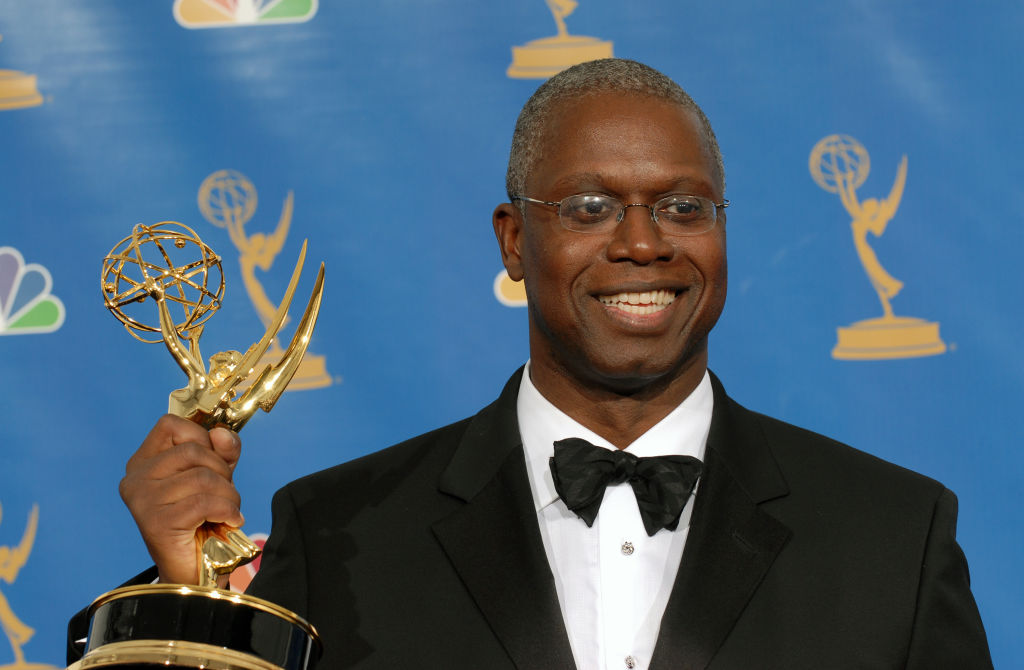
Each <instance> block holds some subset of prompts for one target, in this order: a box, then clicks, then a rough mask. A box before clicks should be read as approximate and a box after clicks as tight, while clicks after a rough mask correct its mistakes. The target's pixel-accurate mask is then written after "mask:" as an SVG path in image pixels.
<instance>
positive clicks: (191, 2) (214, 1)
mask: <svg viewBox="0 0 1024 670" xmlns="http://www.w3.org/2000/svg"><path fill="white" fill-rule="evenodd" d="M318 3H319V0H174V20H175V21H177V22H178V23H179V24H181V25H182V26H184V27H185V28H241V27H244V26H265V25H273V24H276V23H303V22H305V21H309V20H310V19H311V18H313V15H315V14H316V10H317V6H318Z"/></svg>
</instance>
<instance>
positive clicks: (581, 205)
mask: <svg viewBox="0 0 1024 670" xmlns="http://www.w3.org/2000/svg"><path fill="white" fill-rule="evenodd" d="M619 207H620V205H619V203H618V201H616V200H615V199H614V198H612V197H610V196H607V195H597V194H586V193H584V194H582V195H574V196H572V197H570V198H566V199H565V200H564V201H563V202H562V211H561V214H562V216H563V217H566V218H569V219H571V220H572V221H573V222H575V223H577V224H580V225H594V224H598V223H601V222H602V221H606V220H608V219H609V218H610V217H612V216H614V215H615V213H616V212H617V211H618V209H619Z"/></svg>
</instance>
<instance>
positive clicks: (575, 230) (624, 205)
mask: <svg viewBox="0 0 1024 670" xmlns="http://www.w3.org/2000/svg"><path fill="white" fill-rule="evenodd" d="M581 195H599V196H602V197H605V198H610V199H612V200H614V201H615V202H617V203H619V205H621V207H620V208H619V213H618V214H617V215H616V216H615V223H616V225H618V224H620V223H622V219H623V218H625V216H626V210H627V209H629V208H630V207H646V208H647V209H648V210H649V211H650V214H651V221H653V222H654V225H656V226H658V229H659V230H661V231H662V232H664V233H667V234H669V235H676V236H679V237H691V236H695V235H703V234H704V233H706V232H709V231H711V230H714V228H715V224H717V223H718V210H719V209H725V208H727V207H728V206H729V205H730V202H729V199H728V198H722V202H715V201H714V200H712V199H711V198H706V197H704V196H702V195H696V194H693V193H673V194H671V195H667V196H665V197H664V198H661V199H659V200H658V201H657V202H655V203H654V204H653V205H648V204H647V203H643V202H631V203H624V202H622V201H621V200H619V199H618V198H616V197H615V196H613V195H608V194H607V193H597V192H584V193H574V194H572V195H567V196H566V197H564V198H562V199H561V200H556V201H551V200H538V199H536V198H529V197H527V196H525V195H512V196H509V200H511V201H512V202H515V201H517V200H518V201H520V202H532V203H535V204H538V205H548V206H549V207H557V208H558V223H559V224H560V225H561V226H562V227H563V228H565V229H566V230H568V231H570V232H573V233H581V234H583V235H594V234H597V233H600V232H605V231H603V230H596V229H595V230H586V229H579V228H570V227H569V226H567V225H566V224H565V220H564V219H563V217H562V211H561V210H562V203H563V202H565V201H566V200H569V199H571V198H577V197H579V196H581ZM671 198H696V199H698V200H706V201H707V202H710V203H711V205H712V206H713V207H714V210H713V212H714V218H713V219H712V220H711V225H710V226H708V227H707V228H705V229H704V230H699V231H697V232H682V231H679V230H672V229H669V228H666V227H665V225H663V224H662V223H661V222H660V221H659V220H658V210H657V209H656V207H657V206H658V205H659V204H661V203H663V202H665V201H666V200H670V199H671ZM524 216H525V212H524Z"/></svg>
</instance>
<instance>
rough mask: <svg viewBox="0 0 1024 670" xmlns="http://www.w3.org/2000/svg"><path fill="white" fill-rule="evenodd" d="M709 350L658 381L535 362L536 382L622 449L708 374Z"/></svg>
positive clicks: (563, 407) (565, 409)
mask: <svg viewBox="0 0 1024 670" xmlns="http://www.w3.org/2000/svg"><path fill="white" fill-rule="evenodd" d="M706 370H707V351H706V350H705V351H703V352H701V354H700V355H698V356H694V357H692V359H691V360H689V361H687V362H686V363H685V364H684V366H683V368H682V369H680V370H678V371H677V372H676V374H674V375H666V376H665V377H659V378H657V379H655V380H647V381H643V382H639V383H637V382H635V381H632V380H622V379H607V378H597V377H595V378H590V379H579V378H577V377H575V376H573V375H571V374H570V373H568V372H566V371H564V370H560V369H552V368H545V367H542V366H537V365H534V364H533V363H531V365H530V381H532V382H533V385H534V386H535V387H536V388H537V391H539V392H540V394H541V395H543V396H544V397H545V398H546V399H547V400H548V401H549V402H550V403H551V404H553V405H554V406H555V407H557V408H558V409H560V410H561V411H563V412H565V413H566V414H567V415H569V416H570V417H572V418H573V419H574V420H575V421H577V422H579V423H580V424H582V425H583V426H585V427H587V428H588V429H590V430H592V431H594V432H595V433H597V434H598V435H600V436H601V437H603V438H604V439H606V440H608V441H609V442H610V443H612V444H613V445H615V446H616V447H618V448H619V449H625V448H626V447H628V446H629V445H630V444H632V443H633V442H634V441H636V439H637V438H638V437H640V436H641V435H643V434H644V433H646V432H647V431H648V430H650V429H651V428H652V427H653V426H654V425H655V424H657V423H658V422H659V421H661V420H662V419H664V418H665V417H666V416H668V415H669V413H671V412H672V410H674V409H675V408H676V407H678V406H679V405H680V404H681V403H682V402H683V401H684V400H686V398H688V397H689V396H690V394H691V393H692V392H693V390H694V389H695V388H697V385H698V384H700V382H701V380H702V379H703V378H704V373H705V372H706Z"/></svg>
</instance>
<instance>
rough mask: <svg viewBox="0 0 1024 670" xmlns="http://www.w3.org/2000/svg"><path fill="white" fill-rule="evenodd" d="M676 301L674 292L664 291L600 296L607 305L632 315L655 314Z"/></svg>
mask: <svg viewBox="0 0 1024 670" xmlns="http://www.w3.org/2000/svg"><path fill="white" fill-rule="evenodd" d="M675 299H676V294H675V292H674V291H666V290H664V289H662V290H658V291H644V292H643V293H617V294H615V295H602V296H598V300H600V301H601V302H602V303H604V304H605V305H610V306H612V307H616V308H617V309H621V310H622V311H623V312H628V313H630V314H654V313H655V312H660V311H661V310H663V309H665V308H666V307H668V306H669V305H671V304H672V301H673V300H675Z"/></svg>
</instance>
